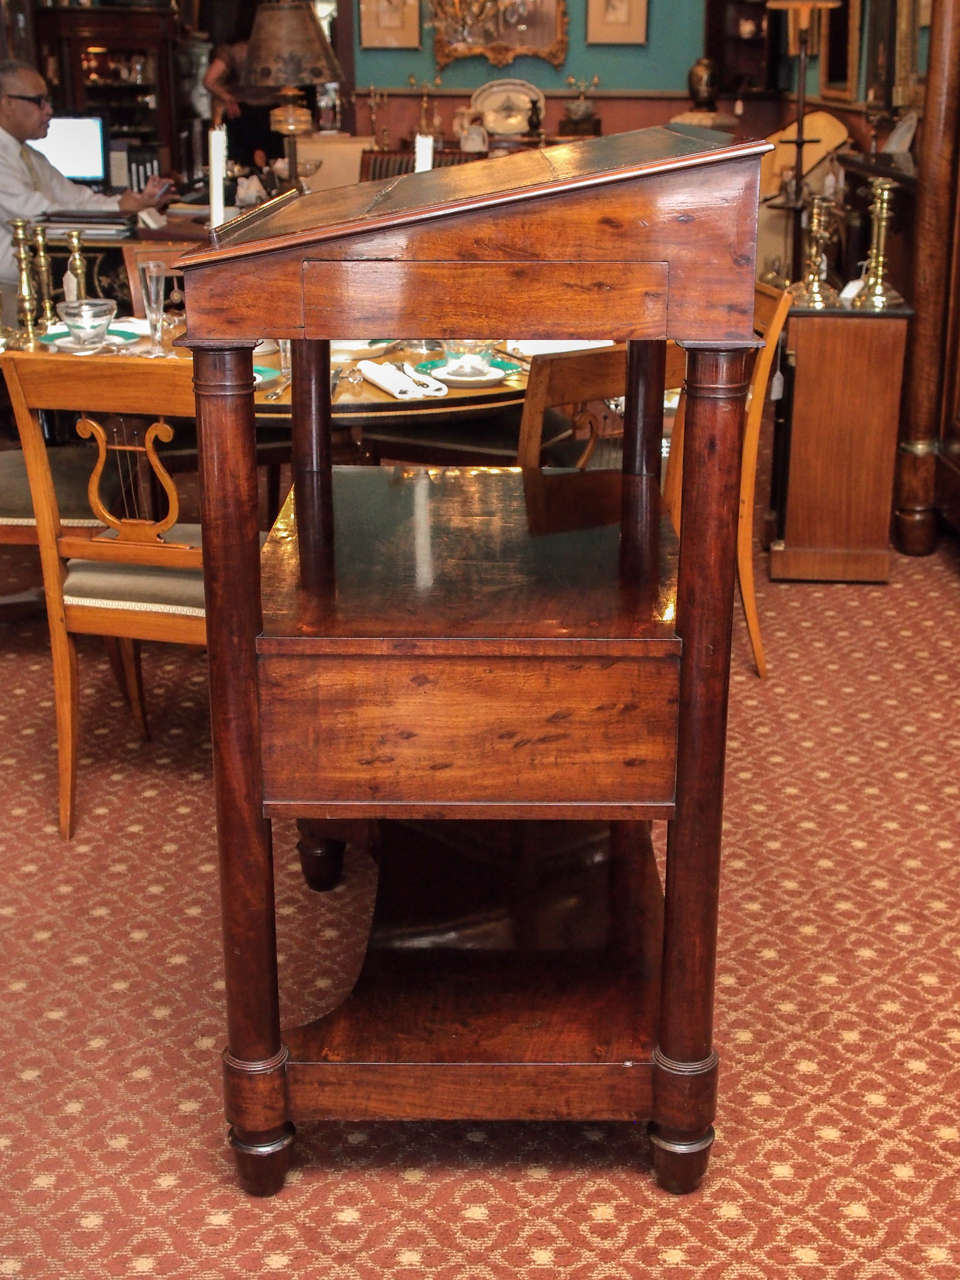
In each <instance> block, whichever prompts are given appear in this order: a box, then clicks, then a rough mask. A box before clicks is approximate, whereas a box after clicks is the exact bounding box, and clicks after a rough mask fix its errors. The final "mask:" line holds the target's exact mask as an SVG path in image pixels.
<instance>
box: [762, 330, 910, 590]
mask: <svg viewBox="0 0 960 1280" xmlns="http://www.w3.org/2000/svg"><path fill="white" fill-rule="evenodd" d="M908 322H909V312H907V311H903V312H898V313H894V314H891V313H887V314H877V315H864V314H859V313H857V312H854V311H829V312H810V311H808V312H803V311H797V312H791V314H790V318H789V320H788V323H787V337H786V347H787V353H788V361H789V362H790V363H791V364H792V366H793V378H792V383H793V390H792V396H791V405H790V411H789V413H788V414H787V417H786V420H785V422H784V423H783V424H781V427H780V430H779V432H778V440H777V445H776V448H775V467H774V476H775V489H774V494H773V499H772V506H773V508H774V510H775V512H776V517H775V519H776V530H777V538H776V539H775V540H774V541H773V542H772V543H771V545H770V576H771V578H806V579H817V580H821V579H822V580H824V581H845V582H856V581H860V582H883V581H886V579H887V578H888V577H889V574H890V520H891V512H892V504H893V478H894V468H895V465H896V458H897V432H898V427H899V420H900V389H901V382H902V376H903V356H904V349H905V345H906V336H907V325H908Z"/></svg>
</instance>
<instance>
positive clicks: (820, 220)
mask: <svg viewBox="0 0 960 1280" xmlns="http://www.w3.org/2000/svg"><path fill="white" fill-rule="evenodd" d="M833 208H834V204H833V201H832V200H829V199H828V198H827V197H826V196H814V197H813V199H812V201H811V202H810V225H809V226H808V227H807V242H806V254H805V259H804V270H803V279H802V280H798V281H797V283H796V284H792V285H791V286H790V289H789V292H790V293H791V294H792V296H793V299H794V301H795V303H796V305H797V306H798V307H808V308H809V309H810V310H811V311H826V310H827V308H828V307H839V305H840V295H839V294H838V293H837V291H836V289H834V287H833V286H832V285H829V284H827V282H826V281H825V280H824V279H823V278H822V277H821V274H820V271H821V264H822V262H823V250H824V248H825V246H826V245H827V243H828V241H829V240H830V235H831V229H830V221H829V220H830V213H831V211H832V210H833Z"/></svg>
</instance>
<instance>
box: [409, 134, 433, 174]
mask: <svg viewBox="0 0 960 1280" xmlns="http://www.w3.org/2000/svg"><path fill="white" fill-rule="evenodd" d="M432 168H433V138H432V137H431V135H430V134H429V133H418V134H417V135H416V137H415V138H414V140H413V171H414V173H423V172H424V171H425V170H427V169H432Z"/></svg>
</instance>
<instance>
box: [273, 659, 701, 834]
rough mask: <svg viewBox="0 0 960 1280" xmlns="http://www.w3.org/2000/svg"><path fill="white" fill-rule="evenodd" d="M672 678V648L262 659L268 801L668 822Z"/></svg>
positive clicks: (407, 811)
mask: <svg viewBox="0 0 960 1280" xmlns="http://www.w3.org/2000/svg"><path fill="white" fill-rule="evenodd" d="M678 676H679V662H678V659H677V658H675V657H669V656H666V657H665V656H659V657H650V658H646V659H642V658H630V657H627V658H624V657H618V658H597V657H585V658H578V657H576V655H575V654H574V655H571V657H569V658H567V657H544V656H543V655H538V656H536V657H533V656H531V657H522V656H521V657H517V656H504V657H496V656H492V657H488V658H484V659H482V660H478V659H477V658H476V657H459V656H450V655H444V656H422V655H415V656H410V655H398V656H383V655H372V656H366V655H360V656H357V655H344V656H338V655H329V656H328V655H325V656H322V657H321V656H316V655H305V656H301V657H289V656H283V657H266V658H263V657H262V658H261V659H260V714H261V726H262V755H263V772H264V796H265V810H266V812H267V813H268V814H271V813H275V812H278V811H280V810H285V811H286V812H288V813H291V814H294V813H296V814H299V815H300V816H320V815H322V814H328V815H331V816H332V815H333V814H334V813H337V812H339V813H341V814H342V813H344V812H352V813H356V814H358V815H359V813H360V812H363V813H366V814H367V815H369V816H375V814H377V813H379V812H390V813H393V814H395V815H396V816H404V815H406V816H420V817H425V816H434V817H442V816H445V815H446V816H451V817H453V816H462V817H466V816H470V807H471V805H476V806H478V807H483V808H484V811H485V813H486V814H487V815H488V816H489V812H490V809H489V806H490V805H491V804H493V805H503V816H504V817H509V816H516V817H522V816H525V813H526V811H529V812H528V813H526V816H533V815H534V813H536V814H537V815H538V816H556V817H583V818H588V817H590V816H591V814H590V812H589V811H587V810H589V809H590V808H591V807H597V809H598V810H602V812H603V814H604V815H605V816H607V817H609V818H617V817H624V818H627V817H630V818H641V817H657V818H664V817H669V816H671V813H672V806H673V795H674V775H675V762H676V710H677V686H678ZM548 811H549V812H548ZM598 816H599V814H598Z"/></svg>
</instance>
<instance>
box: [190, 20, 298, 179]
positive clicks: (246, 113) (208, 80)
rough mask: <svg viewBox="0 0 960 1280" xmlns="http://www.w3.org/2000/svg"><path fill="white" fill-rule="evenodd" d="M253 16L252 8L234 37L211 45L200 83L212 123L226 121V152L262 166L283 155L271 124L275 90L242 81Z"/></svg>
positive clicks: (280, 140)
mask: <svg viewBox="0 0 960 1280" xmlns="http://www.w3.org/2000/svg"><path fill="white" fill-rule="evenodd" d="M253 18H254V14H253V12H250V13H248V14H247V15H246V17H245V18H241V19H240V20H239V21H238V22H237V24H236V26H235V28H234V31H233V38H232V39H231V40H228V41H227V42H226V43H225V44H218V45H217V47H216V48H215V49H214V51H213V53H212V54H211V55H210V65H209V66H208V67H207V71H206V74H205V75H204V77H203V87H204V88H205V89H206V90H207V92H208V93H209V94H210V98H211V107H212V110H211V113H210V114H211V117H212V119H213V123H214V125H218V124H221V123H226V126H227V156H228V157H229V158H230V159H231V160H233V161H234V162H235V163H236V164H241V165H246V166H247V167H250V166H253V167H255V168H257V169H262V168H264V166H265V165H266V163H267V161H268V160H275V159H277V158H278V157H280V156H282V155H283V138H282V137H281V136H280V134H279V133H275V132H274V131H273V130H272V129H271V128H270V108H271V107H273V106H276V105H277V91H276V90H275V89H265V88H257V87H256V86H255V85H250V84H246V83H245V80H246V69H247V41H248V40H249V39H250V31H251V28H252V27H253Z"/></svg>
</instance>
